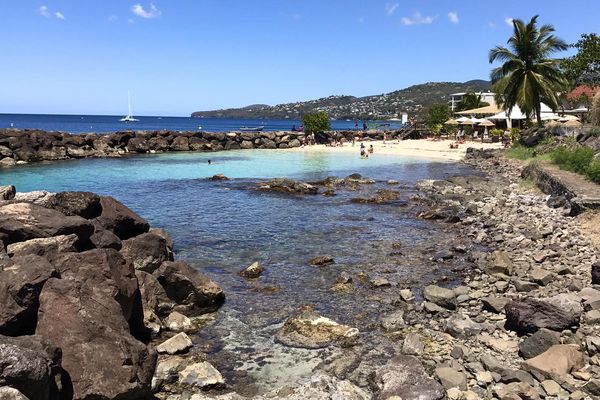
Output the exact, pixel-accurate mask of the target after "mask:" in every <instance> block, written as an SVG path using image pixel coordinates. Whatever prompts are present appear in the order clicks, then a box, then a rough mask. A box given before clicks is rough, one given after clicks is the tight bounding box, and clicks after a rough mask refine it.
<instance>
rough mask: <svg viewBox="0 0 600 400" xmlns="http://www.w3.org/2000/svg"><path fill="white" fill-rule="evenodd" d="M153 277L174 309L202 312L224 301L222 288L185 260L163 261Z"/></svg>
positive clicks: (216, 306) (212, 308) (215, 307)
mask: <svg viewBox="0 0 600 400" xmlns="http://www.w3.org/2000/svg"><path fill="white" fill-rule="evenodd" d="M153 275H154V277H155V278H156V279H157V280H158V282H159V283H160V284H161V286H162V287H163V288H164V290H165V292H166V294H167V296H168V297H169V299H171V300H172V301H174V302H175V303H176V304H177V306H175V309H176V311H180V312H184V313H186V314H187V313H188V312H192V313H203V312H208V311H212V310H216V309H217V308H218V307H220V306H221V304H223V302H224V301H225V294H224V293H223V290H222V289H221V288H220V287H219V286H218V285H217V284H216V283H214V282H213V281H211V280H210V279H209V278H208V277H206V276H204V275H202V274H201V273H199V272H198V271H196V270H195V269H194V268H192V267H191V266H190V265H189V264H187V263H185V262H181V261H178V262H172V261H166V262H164V263H163V264H162V265H161V266H160V268H159V269H157V270H156V271H154V273H153Z"/></svg>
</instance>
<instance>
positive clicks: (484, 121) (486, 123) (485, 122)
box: [479, 119, 496, 135]
mask: <svg viewBox="0 0 600 400" xmlns="http://www.w3.org/2000/svg"><path fill="white" fill-rule="evenodd" d="M479 126H483V127H485V132H484V134H485V135H487V134H488V127H489V126H496V124H494V123H493V122H492V121H490V120H489V119H482V120H481V121H479Z"/></svg>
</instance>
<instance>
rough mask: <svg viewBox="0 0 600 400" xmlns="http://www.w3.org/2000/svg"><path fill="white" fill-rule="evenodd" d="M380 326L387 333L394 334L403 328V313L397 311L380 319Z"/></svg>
mask: <svg viewBox="0 0 600 400" xmlns="http://www.w3.org/2000/svg"><path fill="white" fill-rule="evenodd" d="M381 326H382V327H383V329H385V330H386V331H387V332H394V331H398V330H400V329H402V328H404V326H405V324H404V311H402V310H398V311H394V312H393V313H391V314H388V315H386V316H384V317H382V318H381Z"/></svg>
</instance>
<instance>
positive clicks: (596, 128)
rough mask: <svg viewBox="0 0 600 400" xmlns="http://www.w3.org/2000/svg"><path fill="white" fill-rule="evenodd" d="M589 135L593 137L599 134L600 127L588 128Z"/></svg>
mask: <svg viewBox="0 0 600 400" xmlns="http://www.w3.org/2000/svg"><path fill="white" fill-rule="evenodd" d="M590 135H592V136H594V137H598V136H600V128H598V127H594V128H592V129H590Z"/></svg>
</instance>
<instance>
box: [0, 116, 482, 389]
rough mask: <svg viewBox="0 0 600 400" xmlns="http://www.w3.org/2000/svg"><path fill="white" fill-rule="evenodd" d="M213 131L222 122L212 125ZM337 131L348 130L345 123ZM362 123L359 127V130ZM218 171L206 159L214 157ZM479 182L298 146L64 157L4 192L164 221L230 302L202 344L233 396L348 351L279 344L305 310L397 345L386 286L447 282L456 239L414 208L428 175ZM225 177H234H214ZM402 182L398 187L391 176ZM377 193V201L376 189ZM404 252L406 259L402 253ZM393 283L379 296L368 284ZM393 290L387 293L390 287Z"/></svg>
mask: <svg viewBox="0 0 600 400" xmlns="http://www.w3.org/2000/svg"><path fill="white" fill-rule="evenodd" d="M115 118H116V117H106V116H103V117H93V116H65V117H61V116H18V115H13V116H9V115H1V116H0V126H7V125H8V124H9V122H12V123H14V125H15V126H16V127H29V128H42V129H49V130H54V129H56V130H67V131H70V132H76V133H80V132H83V131H111V130H116V129H122V128H121V127H122V125H121V124H120V123H119V122H118V121H115ZM256 123H257V121H245V120H229V121H228V122H227V124H226V123H225V121H223V120H196V119H194V120H192V119H189V118H170V117H169V118H162V119H158V118H157V117H148V118H144V117H142V118H141V121H140V123H139V125H138V126H139V127H140V129H171V130H173V129H181V130H189V129H192V128H193V127H194V126H196V125H197V124H203V125H206V129H207V130H227V129H232V128H235V127H238V126H240V125H241V126H243V125H255V124H256ZM260 123H261V124H265V125H266V126H267V127H268V128H269V129H283V128H290V124H293V123H294V121H261V122H260ZM211 124H213V125H211ZM338 124H339V125H337V126H338V127H340V128H342V129H343V127H344V126H345V125H343V124H342V123H341V122H339V123H338ZM351 124H352V123H351ZM209 159H210V160H211V161H212V162H211V164H210V165H209V164H208V160H209ZM352 173H360V174H361V175H363V176H364V177H368V178H371V179H374V180H375V181H376V183H375V184H373V185H369V186H368V189H366V188H365V189H359V190H356V191H347V190H346V191H344V190H337V191H336V195H335V196H322V195H316V196H295V195H282V194H276V193H268V192H262V191H259V190H257V186H258V184H259V183H260V182H262V181H264V180H265V179H270V178H278V177H288V178H293V179H299V180H303V181H308V182H312V181H317V180H320V179H324V178H326V177H328V176H338V177H344V176H348V175H350V174H352ZM470 173H473V171H471V170H470V169H469V168H468V167H467V166H464V165H462V164H459V163H443V162H437V161H433V160H430V159H426V158H422V157H419V156H418V155H415V156H413V157H400V156H392V155H383V154H377V153H375V154H373V155H372V156H371V157H369V158H368V159H361V158H360V156H359V154H358V150H357V153H356V154H354V153H346V152H344V153H332V152H325V151H321V152H319V151H298V150H258V149H254V150H233V151H224V152H217V153H200V152H177V153H164V154H146V155H134V156H127V157H122V158H107V159H102V158H100V159H82V160H65V161H57V162H47V163H32V164H27V165H19V166H16V167H10V168H3V169H0V185H6V184H13V185H15V186H16V188H17V191H20V192H25V191H34V190H47V191H51V192H57V191H69V190H71V191H92V192H96V193H99V194H101V195H110V196H113V197H115V198H116V199H118V200H119V201H121V202H123V203H124V204H126V205H127V206H129V207H130V208H131V209H133V210H134V211H135V212H137V213H139V214H140V215H141V216H142V217H144V218H146V219H147V220H148V221H149V222H150V224H151V225H152V226H155V227H161V228H164V229H166V230H167V231H168V232H169V233H170V235H171V236H172V238H173V240H174V243H175V248H174V252H175V257H176V259H179V260H185V261H187V262H189V263H191V264H192V265H193V266H194V267H196V268H197V269H198V270H200V271H202V272H203V273H205V274H207V275H208V276H209V277H210V278H211V279H213V280H214V281H215V282H217V283H218V284H219V285H220V286H221V287H222V288H223V290H224V292H225V294H226V298H227V300H226V302H225V304H224V306H223V307H222V308H221V309H220V310H219V311H218V312H217V313H215V314H210V315H205V316H203V317H202V319H201V320H199V321H198V322H199V323H200V324H201V326H202V329H200V331H199V332H198V333H197V334H196V335H195V336H194V342H195V343H196V344H197V345H198V347H199V349H201V350H202V351H204V352H205V353H206V354H207V357H208V359H209V361H210V362H211V363H213V365H215V367H216V368H217V369H219V371H221V372H222V374H223V375H224V376H225V379H226V380H227V383H228V385H229V387H231V388H233V389H235V390H236V391H238V392H240V393H244V394H247V395H253V394H257V393H265V392H268V391H270V390H273V389H275V388H278V387H281V386H284V385H288V384H293V383H294V382H295V381H296V380H297V379H301V378H305V377H307V376H309V375H311V374H312V373H313V371H314V370H315V369H319V366H320V365H322V363H323V362H324V361H325V360H328V359H332V358H333V357H336V356H339V354H340V352H343V351H344V350H343V349H337V348H330V349H320V350H309V349H300V348H291V347H287V346H284V345H282V344H280V343H279V342H277V340H276V339H275V337H276V332H277V330H278V329H279V328H280V327H281V326H282V324H283V323H284V322H285V320H286V319H287V318H288V317H289V316H290V315H293V314H294V313H296V312H297V310H298V309H300V308H302V307H307V306H308V307H312V308H313V309H314V310H315V311H316V312H318V313H320V314H322V315H324V316H326V317H328V318H331V319H333V320H335V321H338V322H340V323H344V324H348V325H350V326H353V327H356V328H358V329H359V331H360V335H361V343H363V346H364V347H363V348H364V349H366V350H369V349H374V350H377V349H378V348H381V343H383V342H384V341H385V340H388V339H386V338H385V337H384V336H383V335H382V331H381V329H380V328H378V327H379V326H380V325H379V321H380V318H381V316H382V315H385V314H386V313H390V312H392V311H394V306H393V302H392V301H391V300H390V299H392V298H394V297H397V293H396V294H390V295H389V296H387V297H386V296H383V297H381V296H380V295H378V293H380V292H379V291H382V290H391V291H393V290H397V289H399V288H411V289H413V290H414V291H415V293H419V290H420V288H422V287H423V286H424V285H426V284H429V283H430V282H432V281H433V280H435V279H436V278H437V277H439V276H440V275H442V274H446V273H447V274H448V275H451V274H452V273H451V272H445V271H440V268H443V266H442V267H440V266H439V265H436V264H435V263H434V262H433V261H431V254H432V253H433V252H435V251H438V250H439V247H440V246H441V245H444V244H448V243H452V241H454V240H456V238H455V237H453V236H452V234H451V233H449V232H448V231H447V229H445V228H443V227H441V225H440V224H437V223H435V222H431V221H426V220H422V219H419V218H418V217H417V214H418V213H417V209H416V208H415V207H416V203H415V202H414V201H413V200H412V199H413V198H414V196H415V195H417V194H418V193H417V191H416V190H415V183H416V182H417V181H418V180H420V179H442V178H445V177H448V176H450V175H457V174H461V175H465V174H470ZM215 174H224V175H226V176H227V177H229V178H230V180H228V181H212V180H210V179H209V177H211V176H212V175H215ZM390 180H394V181H397V183H396V184H394V185H390V184H389V182H388V181H390ZM374 189H391V190H397V191H398V192H399V193H400V195H401V198H400V200H399V201H397V202H394V203H392V204H383V205H373V204H360V203H356V202H354V201H352V199H353V198H356V197H365V196H371V195H372V193H373V190H374ZM367 190H368V192H367ZM399 244H401V251H398V250H394V249H397V246H398V245H399ZM325 254H326V255H331V256H332V257H333V258H334V259H335V264H333V265H331V266H328V267H324V268H316V267H313V266H310V265H308V260H310V259H311V258H313V257H315V256H318V255H325ZM254 262H259V263H260V264H261V265H262V266H263V267H264V268H265V272H264V273H263V275H262V276H261V277H260V279H258V280H255V281H247V280H245V279H243V278H241V277H240V276H239V275H238V272H239V271H240V270H242V269H244V268H246V267H247V266H249V265H250V264H252V263H254ZM341 273H346V274H348V275H349V276H351V277H352V279H353V284H352V285H353V287H354V289H353V291H351V292H350V293H336V292H332V291H331V287H332V286H333V285H334V284H335V282H336V280H337V279H338V278H339V276H340V274H341ZM375 277H384V278H385V279H386V280H388V281H389V282H390V284H391V285H392V286H391V287H390V288H388V289H385V288H382V289H377V291H376V292H373V288H372V287H370V286H369V283H368V282H369V279H372V278H375ZM382 293H385V292H382Z"/></svg>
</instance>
